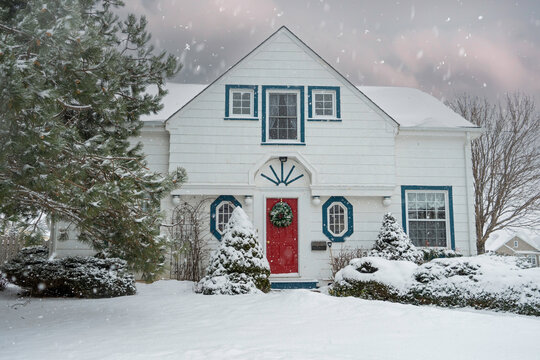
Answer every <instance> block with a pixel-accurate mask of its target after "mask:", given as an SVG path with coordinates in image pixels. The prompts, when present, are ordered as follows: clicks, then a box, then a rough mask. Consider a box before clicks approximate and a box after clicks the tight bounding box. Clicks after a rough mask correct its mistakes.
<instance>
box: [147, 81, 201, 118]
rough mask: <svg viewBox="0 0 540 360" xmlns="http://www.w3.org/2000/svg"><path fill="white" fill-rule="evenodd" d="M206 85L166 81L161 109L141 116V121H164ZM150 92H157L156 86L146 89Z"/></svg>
mask: <svg viewBox="0 0 540 360" xmlns="http://www.w3.org/2000/svg"><path fill="white" fill-rule="evenodd" d="M207 86H208V85H204V84H178V83H171V82H170V83H167V86H166V88H167V90H168V91H169V93H168V94H167V95H165V97H164V98H163V109H161V110H160V111H159V112H158V113H157V114H148V115H143V116H141V120H142V121H165V120H167V119H168V118H169V117H170V116H171V115H172V114H174V113H175V112H176V111H178V110H179V109H180V108H181V107H183V106H184V105H186V104H187V103H188V102H189V101H190V100H191V99H193V98H194V97H195V96H196V95H197V94H198V93H200V92H201V91H203V89H204V88H205V87H207ZM148 93H150V94H155V93H157V87H156V88H152V89H150V90H149V91H148Z"/></svg>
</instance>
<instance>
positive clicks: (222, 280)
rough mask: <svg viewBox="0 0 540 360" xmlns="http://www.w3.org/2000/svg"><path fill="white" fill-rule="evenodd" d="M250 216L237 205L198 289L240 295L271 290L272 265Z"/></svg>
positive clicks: (210, 292) (209, 293) (213, 292)
mask: <svg viewBox="0 0 540 360" xmlns="http://www.w3.org/2000/svg"><path fill="white" fill-rule="evenodd" d="M257 237H258V236H257V231H256V230H255V229H254V228H253V224H251V222H250V221H249V218H248V216H247V215H246V213H245V212H244V210H242V208H240V207H237V208H236V209H235V210H234V211H233V213H232V215H231V218H230V220H229V222H228V224H227V226H226V227H225V233H224V235H223V237H222V240H221V246H220V247H219V249H218V250H217V251H216V253H215V254H214V255H213V257H212V259H211V261H210V265H209V266H208V269H207V275H206V276H205V277H204V278H203V279H202V280H201V281H200V282H199V285H198V292H201V293H203V294H205V295H215V294H224V295H236V294H248V293H254V292H258V291H259V290H260V291H263V292H268V291H270V280H269V279H268V277H269V276H270V266H269V265H268V261H267V260H266V257H265V256H264V253H263V249H262V247H261V245H260V244H259V241H258V240H257Z"/></svg>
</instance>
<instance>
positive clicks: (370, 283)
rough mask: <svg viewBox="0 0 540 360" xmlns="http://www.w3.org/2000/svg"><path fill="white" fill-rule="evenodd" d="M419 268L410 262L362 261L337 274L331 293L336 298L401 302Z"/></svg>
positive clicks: (355, 262)
mask: <svg viewBox="0 0 540 360" xmlns="http://www.w3.org/2000/svg"><path fill="white" fill-rule="evenodd" d="M416 268H417V265H416V264H414V263H412V262H410V261H401V260H393V261H391V260H387V259H384V258H381V257H363V258H360V259H353V260H351V262H350V264H349V265H348V266H346V267H344V268H343V269H341V270H340V271H338V273H337V274H336V277H335V282H334V284H333V285H332V287H331V288H330V289H329V293H330V294H331V295H334V296H355V297H360V298H362V299H369V300H387V301H400V299H401V297H402V296H403V295H404V294H406V292H407V289H408V287H409V286H410V283H411V281H412V279H413V278H412V274H413V273H414V271H415V270H416Z"/></svg>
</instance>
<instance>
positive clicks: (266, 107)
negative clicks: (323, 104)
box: [262, 86, 304, 145]
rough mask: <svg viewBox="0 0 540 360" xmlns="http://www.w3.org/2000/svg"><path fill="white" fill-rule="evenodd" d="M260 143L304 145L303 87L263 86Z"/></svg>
mask: <svg viewBox="0 0 540 360" xmlns="http://www.w3.org/2000/svg"><path fill="white" fill-rule="evenodd" d="M262 88H263V90H262V91H263V123H262V143H263V144H264V145H304V87H302V86H263V87H262Z"/></svg>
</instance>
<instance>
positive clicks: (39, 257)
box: [2, 246, 136, 298]
mask: <svg viewBox="0 0 540 360" xmlns="http://www.w3.org/2000/svg"><path fill="white" fill-rule="evenodd" d="M48 256H49V254H48V250H47V248H45V247H43V246H34V247H28V248H23V249H22V250H21V251H20V252H19V254H18V255H17V256H16V257H15V258H13V259H11V260H10V261H8V262H7V263H5V264H4V266H3V269H2V270H3V272H4V273H5V275H6V277H7V279H8V280H9V281H10V282H12V283H14V284H15V285H18V286H20V287H21V288H23V289H26V290H28V291H29V292H30V295H33V296H63V297H73V296H74V297H82V298H102V297H116V296H123V295H133V294H135V292H136V289H135V279H134V277H133V275H132V274H130V273H128V272H127V263H126V262H125V261H124V260H121V259H117V258H109V259H98V258H95V257H81V256H69V257H65V258H61V259H48Z"/></svg>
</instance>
